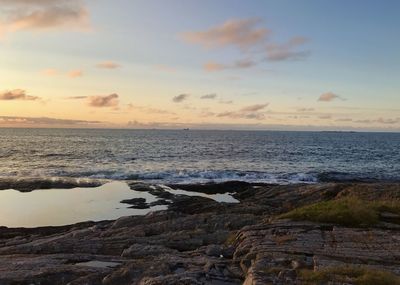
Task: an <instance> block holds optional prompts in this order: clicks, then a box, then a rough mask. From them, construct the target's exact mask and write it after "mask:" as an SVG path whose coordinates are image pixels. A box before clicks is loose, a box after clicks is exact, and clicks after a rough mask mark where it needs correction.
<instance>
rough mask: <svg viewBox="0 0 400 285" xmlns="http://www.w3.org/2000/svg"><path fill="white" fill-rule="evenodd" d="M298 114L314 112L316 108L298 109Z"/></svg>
mask: <svg viewBox="0 0 400 285" xmlns="http://www.w3.org/2000/svg"><path fill="white" fill-rule="evenodd" d="M297 111H298V112H314V111H315V109H314V108H299V109H297Z"/></svg>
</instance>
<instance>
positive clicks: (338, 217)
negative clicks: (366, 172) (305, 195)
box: [279, 197, 400, 227]
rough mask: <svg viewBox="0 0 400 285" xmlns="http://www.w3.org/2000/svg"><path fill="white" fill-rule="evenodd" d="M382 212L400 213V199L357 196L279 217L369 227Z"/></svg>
mask: <svg viewBox="0 0 400 285" xmlns="http://www.w3.org/2000/svg"><path fill="white" fill-rule="evenodd" d="M382 212H390V213H393V214H400V202H399V201H364V200H361V199H359V198H357V197H344V198H340V199H335V200H330V201H324V202H318V203H315V204H311V205H308V206H304V207H300V208H297V209H294V210H292V211H290V212H288V213H286V214H283V215H280V216H279V218H289V219H292V220H307V221H313V222H321V223H333V224H339V225H343V226H350V227H368V226H373V225H375V224H377V223H378V222H379V218H380V214H381V213H382Z"/></svg>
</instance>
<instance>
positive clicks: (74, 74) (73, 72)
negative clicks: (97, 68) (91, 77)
mask: <svg viewBox="0 0 400 285" xmlns="http://www.w3.org/2000/svg"><path fill="white" fill-rule="evenodd" d="M68 76H69V77H71V78H77V77H82V76H83V71H82V70H71V71H70V72H68Z"/></svg>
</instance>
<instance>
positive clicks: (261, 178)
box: [63, 170, 318, 184]
mask: <svg viewBox="0 0 400 285" xmlns="http://www.w3.org/2000/svg"><path fill="white" fill-rule="evenodd" d="M65 174H67V173H63V175H65ZM68 176H72V177H88V178H94V179H112V180H141V181H144V182H149V183H163V184H196V183H207V182H214V183H220V182H227V181H243V182H249V183H271V184H272V183H274V184H275V183H276V184H288V183H315V182H318V178H317V175H316V174H314V173H286V174H283V173H281V174H273V173H266V172H258V171H238V170H170V171H148V172H121V171H110V170H105V171H93V172H89V171H85V172H79V173H69V175H68Z"/></svg>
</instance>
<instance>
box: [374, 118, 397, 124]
mask: <svg viewBox="0 0 400 285" xmlns="http://www.w3.org/2000/svg"><path fill="white" fill-rule="evenodd" d="M376 122H377V123H380V124H387V125H392V124H397V123H400V118H396V119H384V118H379V119H377V120H376Z"/></svg>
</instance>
